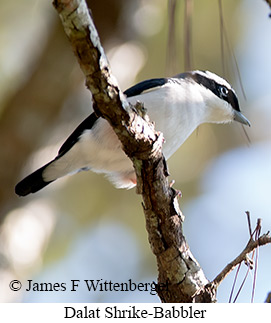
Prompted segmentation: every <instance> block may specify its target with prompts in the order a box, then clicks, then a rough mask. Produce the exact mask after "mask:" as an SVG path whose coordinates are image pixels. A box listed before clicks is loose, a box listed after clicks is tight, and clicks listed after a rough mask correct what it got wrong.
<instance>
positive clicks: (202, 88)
mask: <svg viewBox="0 0 271 323" xmlns="http://www.w3.org/2000/svg"><path fill="white" fill-rule="evenodd" d="M123 93H124V95H125V96H126V98H127V101H128V102H129V103H131V104H136V103H137V102H141V103H143V105H144V108H145V109H146V111H147V114H148V116H149V118H150V120H151V121H153V122H154V124H155V129H156V130H158V131H159V132H162V133H163V136H164V138H165V142H164V144H163V148H162V150H163V155H164V157H165V159H166V160H167V159H169V158H170V156H172V154H174V153H175V152H176V150H177V149H178V148H179V147H180V146H181V145H182V144H183V143H184V142H185V140H186V139H187V138H188V137H189V136H190V135H191V133H192V132H193V131H194V130H195V129H196V128H197V127H198V126H199V125H201V124H202V123H218V124H220V123H222V124H225V123H230V122H232V121H237V122H239V123H241V124H243V125H246V126H250V122H249V120H248V119H247V118H246V117H245V116H244V115H243V114H242V113H241V111H240V107H239V103H238V99H237V96H236V93H235V91H234V89H233V88H232V86H231V85H230V84H229V83H228V82H227V81H226V80H225V79H223V78H222V77H220V76H218V75H216V74H215V73H212V72H209V71H202V70H194V71H189V72H184V73H181V74H178V75H176V76H174V77H163V78H152V79H148V80H145V81H142V82H140V83H138V84H136V85H134V86H132V87H131V88H129V89H128V90H126V91H125V92H123ZM83 170H92V171H94V172H96V173H103V174H105V175H106V176H107V177H108V179H109V180H110V181H111V182H112V183H113V184H114V185H115V186H116V187H117V188H127V189H131V188H133V187H134V186H136V175H135V171H134V168H133V164H132V161H131V160H130V159H129V158H128V157H127V155H126V154H125V153H124V151H123V150H122V144H121V142H120V141H119V139H118V137H117V135H116V134H115V132H114V131H113V128H112V127H111V126H110V124H109V123H108V122H107V121H106V120H105V119H104V118H102V117H100V116H97V115H96V114H95V113H94V112H93V113H91V114H90V115H89V116H88V117H87V118H86V119H85V120H84V121H83V122H82V123H81V124H79V126H78V127H77V128H76V129H75V130H74V131H73V132H72V134H71V135H70V136H69V137H68V138H67V140H66V141H65V142H64V144H63V145H62V146H61V147H60V149H59V151H58V154H57V156H56V157H55V159H53V160H51V161H50V162H48V163H47V164H45V165H44V166H42V167H41V168H39V169H38V170H36V171H35V172H33V173H32V174H30V175H28V176H27V177H25V178H24V179H23V180H22V181H20V182H19V183H18V184H17V185H16V187H15V192H16V194H17V195H19V196H26V195H28V194H30V193H35V192H37V191H39V190H41V189H42V188H44V187H45V186H47V185H48V184H50V183H52V182H54V181H55V180H57V179H58V178H60V177H63V176H65V175H68V174H72V173H76V172H79V171H83Z"/></svg>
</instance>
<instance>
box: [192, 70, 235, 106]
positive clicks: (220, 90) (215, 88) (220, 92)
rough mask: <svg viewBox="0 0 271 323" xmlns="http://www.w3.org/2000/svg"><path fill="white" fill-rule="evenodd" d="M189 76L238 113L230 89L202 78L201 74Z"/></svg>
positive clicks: (232, 92)
mask: <svg viewBox="0 0 271 323" xmlns="http://www.w3.org/2000/svg"><path fill="white" fill-rule="evenodd" d="M189 76H190V77H191V78H192V79H193V80H194V81H195V82H197V83H198V84H200V85H203V86H205V87H206V88H207V89H209V90H210V91H212V92H213V93H214V94H215V95H216V96H218V97H219V98H220V99H223V100H225V101H227V102H228V103H230V104H231V106H232V107H233V109H234V110H236V111H240V108H239V103H238V99H237V97H236V94H235V93H234V91H233V90H232V89H228V88H227V87H226V86H224V85H222V84H218V83H217V82H216V81H215V80H213V79H210V78H208V77H206V76H203V75H202V74H198V73H193V74H192V73H191V74H189ZM226 90H227V93H224V92H226Z"/></svg>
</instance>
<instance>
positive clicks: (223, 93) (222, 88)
mask: <svg viewBox="0 0 271 323" xmlns="http://www.w3.org/2000/svg"><path fill="white" fill-rule="evenodd" d="M219 90H220V94H221V96H222V97H226V96H227V95H228V93H229V90H228V89H227V88H226V87H225V86H221V87H220V89H219Z"/></svg>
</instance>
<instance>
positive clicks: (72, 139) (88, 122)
mask: <svg viewBox="0 0 271 323" xmlns="http://www.w3.org/2000/svg"><path fill="white" fill-rule="evenodd" d="M98 119H99V117H97V115H96V114H95V113H94V112H93V113H92V114H91V115H90V116H88V117H87V118H86V119H85V120H84V121H83V122H81V123H80V125H79V126H78V127H77V128H76V129H75V130H74V131H73V133H72V134H71V135H70V136H69V137H68V138H67V139H66V141H65V142H64V144H63V145H62V146H61V147H60V149H59V151H58V155H63V154H65V153H66V152H67V151H69V150H70V149H71V147H72V146H73V145H74V144H75V143H76V142H77V141H78V140H79V138H80V136H81V135H82V133H83V132H84V131H85V130H86V129H91V128H92V127H93V125H94V124H95V122H96V121H97V120H98Z"/></svg>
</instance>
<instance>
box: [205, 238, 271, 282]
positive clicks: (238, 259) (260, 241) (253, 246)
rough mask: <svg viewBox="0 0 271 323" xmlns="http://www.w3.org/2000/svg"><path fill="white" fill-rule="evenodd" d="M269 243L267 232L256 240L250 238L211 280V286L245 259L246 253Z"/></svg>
mask: <svg viewBox="0 0 271 323" xmlns="http://www.w3.org/2000/svg"><path fill="white" fill-rule="evenodd" d="M269 243H271V236H270V235H269V233H266V234H263V235H262V236H260V237H259V238H258V239H257V240H253V239H250V240H249V242H248V244H247V245H246V247H245V249H244V250H243V251H242V252H241V253H240V255H239V256H237V257H236V258H235V259H234V260H233V261H232V262H230V263H229V264H228V265H227V266H226V267H225V268H224V269H223V270H222V271H221V273H220V274H219V275H217V276H216V277H215V279H214V280H213V281H212V282H211V284H212V285H213V286H215V287H216V288H217V287H218V285H219V284H220V283H221V282H222V281H223V280H224V279H225V278H226V276H228V274H229V273H230V272H231V271H232V270H233V269H234V268H235V267H236V266H238V265H239V264H240V263H242V262H243V261H246V258H247V255H248V254H250V253H251V252H252V251H253V250H255V249H256V248H257V247H259V246H264V245H266V244H269Z"/></svg>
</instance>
